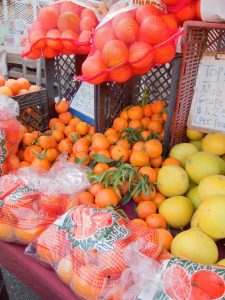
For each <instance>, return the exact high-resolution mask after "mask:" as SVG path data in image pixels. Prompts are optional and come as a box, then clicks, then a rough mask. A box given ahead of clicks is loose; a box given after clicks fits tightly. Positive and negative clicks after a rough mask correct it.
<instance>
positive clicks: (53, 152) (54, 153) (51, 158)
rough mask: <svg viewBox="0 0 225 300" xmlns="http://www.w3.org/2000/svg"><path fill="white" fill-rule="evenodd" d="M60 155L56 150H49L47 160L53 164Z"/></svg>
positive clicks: (46, 154)
mask: <svg viewBox="0 0 225 300" xmlns="http://www.w3.org/2000/svg"><path fill="white" fill-rule="evenodd" d="M58 155H59V152H58V151H57V150H56V149H55V148H49V149H47V150H46V153H45V158H47V160H48V161H50V162H53V161H55V160H56V158H57V156H58Z"/></svg>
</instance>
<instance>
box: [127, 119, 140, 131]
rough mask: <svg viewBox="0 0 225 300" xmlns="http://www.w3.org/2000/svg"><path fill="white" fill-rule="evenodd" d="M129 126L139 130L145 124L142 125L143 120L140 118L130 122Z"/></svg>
mask: <svg viewBox="0 0 225 300" xmlns="http://www.w3.org/2000/svg"><path fill="white" fill-rule="evenodd" d="M128 127H130V128H133V129H136V130H137V129H141V128H142V127H143V126H142V122H141V121H140V120H131V121H130V122H129V125H128Z"/></svg>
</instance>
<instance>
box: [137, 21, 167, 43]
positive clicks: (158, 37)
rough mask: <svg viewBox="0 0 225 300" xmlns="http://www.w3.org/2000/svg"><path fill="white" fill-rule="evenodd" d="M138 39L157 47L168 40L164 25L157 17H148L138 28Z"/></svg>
mask: <svg viewBox="0 0 225 300" xmlns="http://www.w3.org/2000/svg"><path fill="white" fill-rule="evenodd" d="M140 37H141V39H143V40H144V41H145V42H147V43H149V44H150V45H157V44H160V43H162V42H164V41H166V40H167V39H168V38H169V34H168V32H167V27H166V24H165V23H164V22H163V20H162V19H161V17H159V16H150V17H147V18H145V19H144V20H143V22H142V23H141V26H140Z"/></svg>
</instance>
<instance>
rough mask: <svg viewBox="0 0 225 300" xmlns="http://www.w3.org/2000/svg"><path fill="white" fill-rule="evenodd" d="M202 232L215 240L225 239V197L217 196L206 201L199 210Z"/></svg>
mask: <svg viewBox="0 0 225 300" xmlns="http://www.w3.org/2000/svg"><path fill="white" fill-rule="evenodd" d="M198 223H199V227H200V228H201V230H202V231H203V232H204V233H206V234H207V235H208V236H210V237H211V238H213V239H224V238H225V196H221V195H215V196H211V197H209V198H208V199H207V201H204V202H203V203H202V204H201V205H200V206H199V209H198Z"/></svg>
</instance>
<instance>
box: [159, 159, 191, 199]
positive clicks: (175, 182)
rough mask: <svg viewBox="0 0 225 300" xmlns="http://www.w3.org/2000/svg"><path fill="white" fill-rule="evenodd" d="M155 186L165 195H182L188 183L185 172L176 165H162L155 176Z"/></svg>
mask: <svg viewBox="0 0 225 300" xmlns="http://www.w3.org/2000/svg"><path fill="white" fill-rule="evenodd" d="M157 183H158V184H157V188H158V190H159V191H160V193H162V194H163V195H164V196H166V197H173V196H180V195H183V194H184V193H185V192H186V191H187V189H188V184H189V179H188V176H187V173H186V172H185V171H184V170H183V169H182V168H181V167H180V166H176V165H168V166H163V167H162V168H161V169H160V170H159V172H158V176H157Z"/></svg>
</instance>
